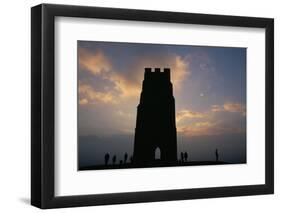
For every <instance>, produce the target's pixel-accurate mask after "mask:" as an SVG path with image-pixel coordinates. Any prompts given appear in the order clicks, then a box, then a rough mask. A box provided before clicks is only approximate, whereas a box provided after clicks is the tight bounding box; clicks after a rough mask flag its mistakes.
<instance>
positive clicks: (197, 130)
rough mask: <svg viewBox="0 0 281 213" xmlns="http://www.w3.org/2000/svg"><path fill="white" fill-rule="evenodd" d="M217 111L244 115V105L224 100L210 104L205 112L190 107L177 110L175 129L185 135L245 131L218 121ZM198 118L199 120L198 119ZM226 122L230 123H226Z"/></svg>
mask: <svg viewBox="0 0 281 213" xmlns="http://www.w3.org/2000/svg"><path fill="white" fill-rule="evenodd" d="M217 112H224V113H239V114H241V115H242V116H245V115H246V107H245V106H243V105H242V104H240V103H231V102H226V103H225V104H223V105H212V106H211V108H210V109H209V110H206V111H205V112H196V111H192V110H190V109H183V110H180V111H178V112H177V114H176V121H177V130H178V132H180V133H182V134H184V135H186V136H205V135H222V134H236V133H242V132H245V129H242V128H236V127H232V126H228V125H226V124H227V123H223V122H220V117H218V114H217ZM198 119H199V120H198ZM228 124H231V122H230V123H228Z"/></svg>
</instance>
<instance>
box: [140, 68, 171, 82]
mask: <svg viewBox="0 0 281 213" xmlns="http://www.w3.org/2000/svg"><path fill="white" fill-rule="evenodd" d="M156 76H159V77H160V76H163V77H164V78H166V79H167V80H168V81H170V68H164V69H163V72H162V71H161V69H160V68H158V67H157V68H154V71H153V70H152V68H150V67H146V68H144V79H145V80H146V79H151V78H154V77H156Z"/></svg>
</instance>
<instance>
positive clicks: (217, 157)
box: [215, 149, 219, 162]
mask: <svg viewBox="0 0 281 213" xmlns="http://www.w3.org/2000/svg"><path fill="white" fill-rule="evenodd" d="M215 154H216V162H218V161H219V152H218V149H216V152H215Z"/></svg>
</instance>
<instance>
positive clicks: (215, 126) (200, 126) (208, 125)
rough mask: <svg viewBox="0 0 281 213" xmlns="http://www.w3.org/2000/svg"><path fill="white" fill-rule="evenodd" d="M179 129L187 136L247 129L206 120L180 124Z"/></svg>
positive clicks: (235, 131) (220, 133) (231, 132)
mask: <svg viewBox="0 0 281 213" xmlns="http://www.w3.org/2000/svg"><path fill="white" fill-rule="evenodd" d="M177 131H178V132H179V133H182V134H184V135H186V136H211V135H223V134H237V133H244V132H245V129H243V128H239V127H232V126H227V125H226V124H225V123H222V122H220V121H204V122H196V123H192V124H188V125H185V126H180V127H178V128H177Z"/></svg>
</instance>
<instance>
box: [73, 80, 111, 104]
mask: <svg viewBox="0 0 281 213" xmlns="http://www.w3.org/2000/svg"><path fill="white" fill-rule="evenodd" d="M78 90H79V91H78V92H79V105H81V106H83V105H88V104H95V103H100V102H101V103H116V100H115V99H114V96H113V95H112V94H111V93H110V92H98V91H95V90H94V89H93V88H92V87H91V86H90V85H88V84H83V83H81V82H79V89H78Z"/></svg>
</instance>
